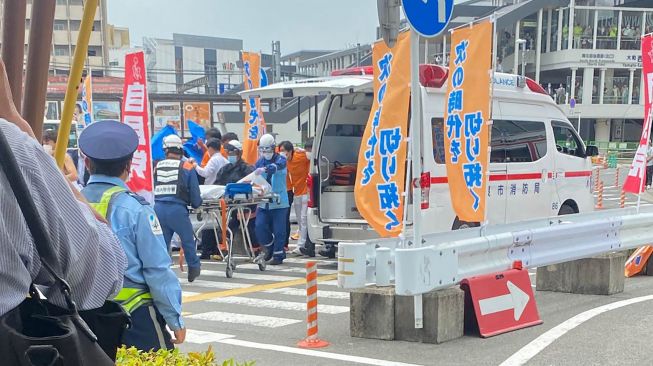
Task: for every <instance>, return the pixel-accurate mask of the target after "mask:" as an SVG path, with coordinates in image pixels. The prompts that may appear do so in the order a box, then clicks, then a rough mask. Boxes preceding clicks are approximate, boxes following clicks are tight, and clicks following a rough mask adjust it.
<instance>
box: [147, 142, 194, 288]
mask: <svg viewBox="0 0 653 366" xmlns="http://www.w3.org/2000/svg"><path fill="white" fill-rule="evenodd" d="M163 150H164V151H165V154H166V159H165V160H162V161H160V162H159V163H158V164H157V165H156V169H155V170H154V200H155V205H154V210H155V211H156V214H157V216H159V220H161V228H162V229H163V236H164V238H165V241H166V244H167V246H168V248H170V240H171V239H172V235H173V234H174V233H177V235H179V238H180V239H181V246H182V248H184V254H185V256H186V264H187V265H188V282H193V281H195V279H196V278H197V277H198V276H199V275H200V259H199V258H198V257H197V246H196V245H195V235H194V233H193V225H192V224H191V222H190V217H189V216H188V206H191V207H193V208H198V207H200V205H202V196H201V195H200V186H199V182H198V180H197V173H196V172H195V169H194V168H193V164H192V163H190V162H183V161H182V158H183V156H184V150H183V144H182V142H181V139H180V138H179V136H177V135H170V136H166V138H164V139H163Z"/></svg>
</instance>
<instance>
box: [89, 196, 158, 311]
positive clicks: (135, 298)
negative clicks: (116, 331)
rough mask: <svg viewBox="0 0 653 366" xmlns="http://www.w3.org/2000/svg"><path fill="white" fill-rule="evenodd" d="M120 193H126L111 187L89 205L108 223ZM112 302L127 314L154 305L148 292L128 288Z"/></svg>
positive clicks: (121, 291)
mask: <svg viewBox="0 0 653 366" xmlns="http://www.w3.org/2000/svg"><path fill="white" fill-rule="evenodd" d="M122 192H127V190H126V189H124V188H122V187H118V186H113V187H111V188H109V189H107V190H106V191H104V193H102V198H100V202H89V204H90V205H91V206H92V207H93V208H94V209H95V210H96V211H97V212H98V213H99V214H100V215H102V217H104V218H105V219H107V221H108V220H109V217H108V215H107V214H108V213H109V212H110V208H111V202H112V201H113V198H114V197H115V196H117V195H118V194H120V193H122ZM114 300H115V301H116V302H118V303H119V304H120V305H122V307H123V308H125V311H127V312H128V313H132V312H133V311H134V310H136V309H138V308H139V307H140V306H142V305H150V304H153V303H154V301H153V300H152V294H150V292H149V291H148V290H146V289H140V288H129V287H123V289H122V290H120V292H119V293H118V296H116V297H115V298H114Z"/></svg>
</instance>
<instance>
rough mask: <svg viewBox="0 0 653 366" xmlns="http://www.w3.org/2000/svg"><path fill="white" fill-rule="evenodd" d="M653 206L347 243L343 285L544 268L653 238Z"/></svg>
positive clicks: (416, 291) (436, 282) (437, 283)
mask: <svg viewBox="0 0 653 366" xmlns="http://www.w3.org/2000/svg"><path fill="white" fill-rule="evenodd" d="M652 224H653V208H642V209H641V210H640V212H639V213H637V211H636V209H635V208H626V209H616V210H605V211H598V212H593V213H587V214H576V215H568V216H564V217H562V216H561V217H552V218H548V219H537V220H530V221H524V222H520V223H514V224H504V225H496V226H486V227H481V228H473V229H465V230H459V231H452V232H445V233H438V234H429V235H425V236H424V243H423V245H422V246H419V247H417V246H414V245H412V243H411V238H410V237H406V238H395V239H379V240H371V241H367V242H362V243H340V244H339V249H338V284H339V285H340V286H341V287H343V288H350V289H352V288H361V287H365V286H366V285H368V284H377V285H379V286H387V285H390V284H391V283H392V282H393V281H394V284H395V291H396V293H397V294H399V295H411V296H413V295H420V294H424V293H427V292H429V291H433V290H438V289H444V288H447V287H450V286H453V285H455V284H457V283H459V282H460V281H461V280H463V279H465V278H469V277H472V276H475V275H482V274H490V273H495V272H500V271H505V270H508V269H510V268H512V266H513V263H514V262H515V261H521V262H522V264H523V266H524V267H538V266H545V265H550V264H556V263H562V262H567V261H571V260H575V259H580V258H587V257H591V256H594V255H599V254H602V253H608V252H612V251H620V250H625V249H631V248H635V247H638V246H641V245H646V244H650V243H652V242H653V232H651V229H650V228H651V225H652Z"/></svg>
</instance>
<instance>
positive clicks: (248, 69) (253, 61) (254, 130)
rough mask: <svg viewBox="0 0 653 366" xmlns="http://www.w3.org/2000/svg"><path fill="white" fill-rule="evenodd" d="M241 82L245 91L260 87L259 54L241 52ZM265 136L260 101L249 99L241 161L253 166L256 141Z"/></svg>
mask: <svg viewBox="0 0 653 366" xmlns="http://www.w3.org/2000/svg"><path fill="white" fill-rule="evenodd" d="M243 81H244V84H245V90H251V89H256V88H260V87H261V54H260V53H252V52H243ZM263 134H265V120H264V119H263V110H262V109H261V99H260V98H254V97H250V98H247V101H246V103H245V127H244V131H243V160H245V161H246V162H247V163H248V164H251V165H253V164H254V163H256V160H257V159H258V139H259V138H260V137H261V136H262V135H263Z"/></svg>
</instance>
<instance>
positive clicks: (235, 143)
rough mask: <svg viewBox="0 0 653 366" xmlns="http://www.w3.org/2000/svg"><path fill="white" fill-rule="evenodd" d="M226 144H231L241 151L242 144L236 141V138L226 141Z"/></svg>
mask: <svg viewBox="0 0 653 366" xmlns="http://www.w3.org/2000/svg"><path fill="white" fill-rule="evenodd" d="M227 145H231V146H232V147H233V148H235V149H236V150H240V151H243V144H241V143H240V141H238V140H231V141H229V142H227ZM226 149H227V150H228V149H229V148H228V147H226Z"/></svg>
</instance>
